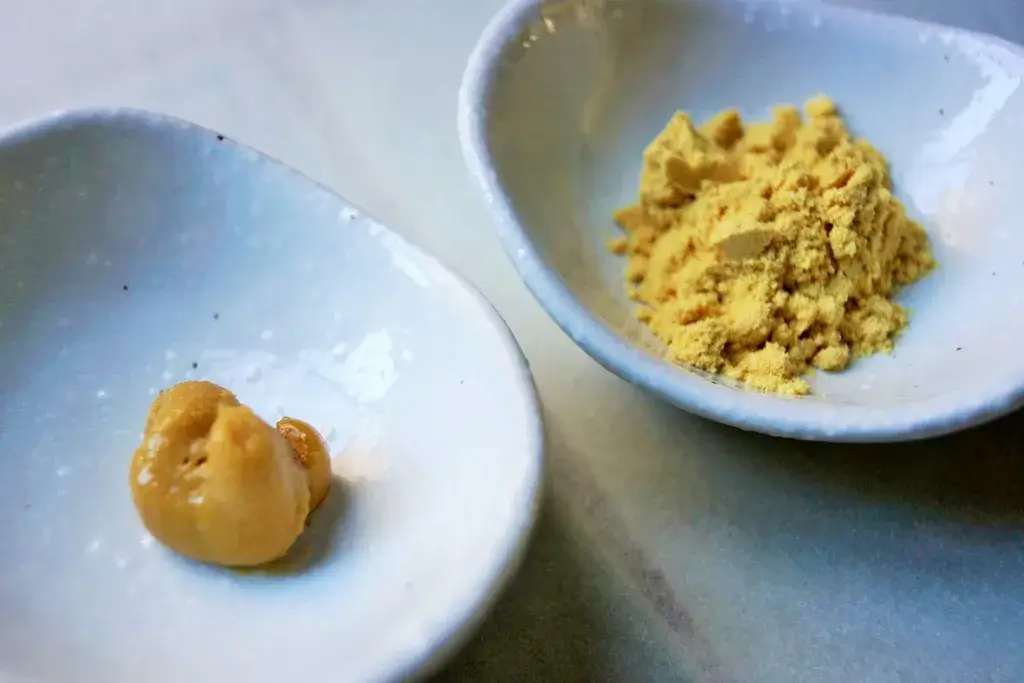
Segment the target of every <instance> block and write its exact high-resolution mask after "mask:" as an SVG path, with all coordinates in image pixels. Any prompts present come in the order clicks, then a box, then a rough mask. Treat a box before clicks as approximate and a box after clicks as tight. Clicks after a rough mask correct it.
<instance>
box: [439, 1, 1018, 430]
mask: <svg viewBox="0 0 1024 683" xmlns="http://www.w3.org/2000/svg"><path fill="white" fill-rule="evenodd" d="M1022 78H1024V53H1022V50H1021V48H1019V47H1017V46H1014V45H1010V44H1008V43H1006V42H1004V41H1001V40H999V39H996V38H992V37H988V36H982V35H976V34H971V33H967V32H964V31H958V30H954V29H950V28H946V27H942V26H935V25H928V24H923V23H919V22H915V21H911V20H907V19H901V18H893V17H890V16H881V15H874V14H868V13H864V12H860V11H852V10H847V9H840V8H836V7H833V6H828V5H825V4H822V3H818V2H814V1H813V0H808V1H805V2H791V1H780V0H750V1H746V2H741V1H739V0H713V1H712V0H708V1H703V0H675V1H673V0H631V1H629V2H623V1H617V0H590V1H584V0H577V1H573V2H568V1H556V0H551V1H544V0H513V2H511V3H510V4H509V5H507V6H506V7H505V9H504V10H502V11H501V13H500V14H499V15H498V16H496V17H495V18H494V19H493V21H492V22H491V23H490V25H489V26H488V27H487V29H486V30H485V32H484V34H483V36H482V37H481V38H480V41H479V43H478V44H477V46H476V49H475V50H474V52H473V54H472V57H471V60H470V63H469V66H468V68H467V70H466V73H465V76H464V80H463V83H462V88H461V92H460V102H459V117H460V119H459V123H460V133H461V138H462V145H463V150H464V153H465V156H466V159H467V163H468V166H469V168H470V171H471V174H472V175H473V177H474V178H475V180H476V181H477V183H478V184H479V186H480V188H481V189H482V190H483V194H484V196H485V198H486V200H487V202H488V204H489V206H490V208H491V210H492V212H493V214H494V217H495V220H496V224H497V228H498V233H499V235H500V237H501V240H502V242H503V244H504V247H505V249H506V251H507V252H508V254H509V256H510V257H511V259H512V261H513V263H514V264H515V266H516V268H517V269H518V271H519V274H520V275H521V276H522V278H523V280H524V281H525V282H526V284H527V286H528V287H529V288H530V289H531V290H532V292H533V294H534V296H535V297H536V298H537V299H538V301H539V302H540V303H541V305H542V306H543V307H544V308H545V309H546V310H547V312H548V314H549V315H550V316H551V317H552V318H553V319H554V320H555V321H556V322H557V323H558V324H559V325H560V326H561V327H562V329H563V330H564V331H565V332H566V333H567V334H568V335H569V336H570V337H572V339H573V340H574V341H575V342H576V343H577V344H579V345H580V346H581V347H582V348H583V349H584V350H585V351H586V352H587V353H589V354H590V355H591V356H592V357H594V358H595V359H596V360H597V361H598V362H599V363H601V364H602V365H604V366H605V367H606V368H608V369H609V370H611V371H613V372H615V373H617V374H618V375H620V376H621V377H623V378H625V379H627V380H629V381H631V382H635V383H637V384H639V385H642V386H644V387H646V388H647V389H649V390H651V391H652V392H654V393H656V394H659V395H660V396H662V397H663V398H665V399H667V400H668V401H670V402H672V403H674V404H675V405H677V406H680V407H682V408H685V409H687V410H689V411H692V412H694V413H697V414H699V415H703V416H705V417H708V418H712V419H715V420H719V421H721V422H725V423H728V424H732V425H735V426H738V427H741V428H744V429H748V430H756V431H760V432H765V433H768V434H774V435H780V436H788V437H795V438H802V439H816V440H831V441H894V440H907V439H915V438H923V437H927V436H934V435H938V434H942V433H947V432H952V431H954V430H957V429H961V428H964V427H967V426H969V425H972V424H976V423H980V422H983V421H986V420H989V419H992V418H994V417H996V416H999V415H1001V414H1004V413H1006V412H1008V411H1010V410H1012V409H1014V408H1016V407H1017V406H1019V405H1020V404H1021V401H1022V397H1024V354H1021V353H1020V346H1021V341H1020V340H1021V339H1022V338H1024V309H1022V307H1021V306H1022V302H1024V231H1021V230H1020V229H1019V228H1018V222H1019V218H1020V198H1021V196H1024V171H1022V170H1021V167H1020V165H1019V164H1018V163H1017V161H1016V160H1017V159H1018V158H1019V157H1021V155H1022V154H1024V135H1022V134H1021V132H1020V129H1019V125H1018V122H1019V121H1020V120H1021V119H1022V118H1024V91H1022V90H1021V81H1022ZM818 93H825V94H828V95H829V96H831V97H832V98H834V99H835V100H836V101H837V102H838V103H839V104H840V106H841V107H842V108H843V110H844V114H845V116H846V118H847V120H848V121H849V123H850V125H851V127H852V129H853V131H854V133H855V134H858V135H862V136H864V137H866V138H867V139H868V140H870V141H871V142H873V143H874V144H875V145H876V146H877V147H879V149H881V150H882V151H883V153H885V154H886V155H887V156H888V157H889V159H890V161H891V163H892V171H893V177H894V182H895V186H896V191H897V194H898V195H899V196H900V197H901V198H902V199H903V200H904V202H905V203H906V204H907V207H908V211H909V212H910V214H911V215H912V216H914V217H915V218H917V219H918V220H920V221H921V222H922V223H923V225H924V226H925V228H926V229H927V230H928V232H929V235H930V237H931V240H932V244H933V250H934V252H935V255H936V257H937V259H938V261H939V263H940V269H939V270H938V271H937V272H935V273H934V274H932V275H930V276H929V277H928V278H927V279H925V280H923V281H921V282H920V283H918V284H916V285H914V286H913V287H912V288H909V289H907V290H905V292H904V293H903V296H902V297H901V300H902V301H903V302H904V303H905V304H906V305H908V306H909V307H910V308H911V309H912V311H913V313H912V318H911V323H910V327H909V328H908V330H907V331H906V333H905V334H904V335H903V336H902V337H901V338H900V340H899V342H898V344H897V347H896V350H895V353H893V354H892V355H889V356H876V357H872V358H868V359H864V360H861V361H858V362H856V363H855V364H854V365H853V366H851V368H850V369H848V370H847V371H845V372H842V373H838V374H827V373H823V374H818V375H817V376H815V377H813V378H812V380H811V381H812V386H813V390H814V392H815V395H813V396H810V397H807V398H802V399H784V398H780V397H776V396H771V395H762V394H757V393H753V392H750V391H747V390H744V389H742V388H738V387H736V386H730V385H729V384H728V383H726V382H723V381H718V380H714V379H713V378H709V377H707V376H705V375H702V374H698V373H696V372H692V371H690V370H687V369H684V368H681V367H677V366H675V365H673V364H671V363H669V362H666V361H665V360H663V358H664V349H663V347H662V345H661V344H660V343H658V342H656V341H653V340H652V339H651V338H649V337H648V336H647V335H645V333H644V330H643V329H642V327H641V326H640V325H639V324H638V323H637V322H636V321H635V319H634V317H633V312H632V306H631V304H630V302H629V301H628V300H627V299H626V296H625V287H624V286H623V283H622V279H621V273H622V265H623V264H622V263H621V260H620V259H619V258H617V257H615V256H612V255H611V254H609V253H608V252H607V251H606V244H607V242H608V240H609V239H610V238H611V237H614V236H616V235H617V234H618V231H617V229H616V227H615V226H614V225H613V223H612V221H611V217H610V216H611V213H612V211H613V209H615V208H617V207H619V206H622V205H625V204H628V203H631V202H633V201H635V196H636V191H637V180H638V178H639V171H640V161H641V154H642V151H643V148H644V147H645V146H646V145H647V143H648V142H650V140H652V139H653V138H654V136H655V135H656V134H657V133H658V131H659V130H660V129H661V128H662V126H664V125H665V123H666V122H667V121H668V119H669V117H670V116H671V114H672V113H673V112H674V111H676V110H677V109H685V110H688V111H690V112H691V113H692V114H693V115H694V116H695V118H696V119H704V118H706V117H707V116H709V115H711V114H713V113H715V112H718V111H720V110H721V109H724V108H727V107H738V108H739V109H740V111H741V113H742V114H743V115H744V117H747V118H751V119H755V118H763V117H766V116H767V115H768V114H769V113H770V107H771V106H772V105H775V104H777V103H780V102H791V103H794V104H797V105H799V104H801V103H803V102H804V101H805V100H806V99H808V98H809V97H811V96H813V95H815V94H818Z"/></svg>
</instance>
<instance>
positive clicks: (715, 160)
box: [611, 96, 935, 395]
mask: <svg viewBox="0 0 1024 683" xmlns="http://www.w3.org/2000/svg"><path fill="white" fill-rule="evenodd" d="M804 109H805V113H806V120H805V119H804V118H803V117H801V115H800V112H799V110H797V109H796V108H795V107H792V106H788V105H787V106H778V107H776V108H775V110H774V114H773V117H772V120H771V121H770V122H765V123H754V124H749V125H747V124H744V122H743V121H742V120H741V119H740V116H739V113H738V112H737V111H735V110H726V111H723V112H721V113H720V114H718V115H716V116H714V117H713V118H711V119H710V120H709V121H707V122H706V123H705V124H704V125H703V126H702V127H701V128H699V129H698V128H695V127H694V125H693V123H692V121H691V120H690V117H689V116H688V115H687V114H686V113H683V112H679V113H676V114H675V115H674V116H673V117H672V120H671V121H669V123H668V125H667V126H666V127H665V129H664V130H663V131H662V132H661V133H660V134H659V135H658V137H657V138H655V139H654V141H653V142H652V143H651V144H650V145H649V146H648V147H647V149H646V150H645V151H644V160H643V171H642V173H641V177H640V198H639V202H638V203H637V204H634V205H632V206H628V207H626V208H623V209H621V210H619V211H617V212H616V214H615V220H616V222H617V223H618V224H619V225H620V226H621V227H622V228H623V230H624V231H625V233H626V234H625V236H624V237H622V238H619V239H616V240H614V241H613V242H612V244H611V249H612V250H613V251H614V252H615V253H618V254H622V255H625V256H626V257H627V259H628V261H627V265H626V274H625V277H626V280H627V283H628V287H629V288H630V290H629V291H630V296H631V297H632V298H633V299H634V300H636V301H638V302H640V304H641V307H640V308H639V309H638V310H637V317H638V319H639V320H640V321H642V322H643V323H645V324H646V325H647V326H648V327H650V329H651V331H652V332H653V333H654V334H655V335H657V337H658V338H660V339H661V340H662V341H663V342H665V344H666V345H667V346H668V349H669V352H670V354H671V356H672V358H674V359H675V360H676V361H677V362H679V363H683V364H687V365H690V366H693V367H695V368H699V369H701V370H705V371H708V372H711V373H716V374H720V375H724V376H726V377H729V378H732V379H735V380H738V381H741V382H743V383H745V384H746V385H747V386H749V387H751V388H753V389H757V390H761V391H766V392H775V393H779V394H785V395H804V394H807V393H809V391H810V387H809V386H808V384H807V382H806V380H805V379H803V377H802V375H804V374H805V373H807V372H808V371H810V370H811V368H812V367H813V368H820V369H821V370H832V371H835V370H842V369H844V368H846V367H847V365H848V364H849V363H850V361H851V359H852V358H854V357H857V356H863V355H868V354H872V353H877V352H888V351H891V349H892V345H893V340H894V338H895V337H896V336H897V335H898V334H899V332H900V331H901V330H902V329H903V328H904V327H905V326H906V324H907V319H908V314H907V311H906V310H905V309H904V308H903V307H902V306H900V305H899V304H898V303H896V302H894V301H893V300H892V298H891V297H893V296H894V295H895V294H896V292H897V290H898V289H899V288H900V287H902V286H904V285H908V284H910V283H912V282H914V281H915V280H918V279H919V278H921V277H922V276H924V275H925V274H927V273H928V272H929V271H930V270H931V269H932V268H933V267H934V266H935V261H934V259H933V258H932V254H931V250H930V248H929V244H928V237H927V235H926V234H925V231H924V230H923V229H922V228H921V226H920V225H919V224H918V223H916V222H914V221H913V220H911V219H910V218H908V217H907V215H906V211H905V209H904V207H903V205H902V204H901V203H900V201H899V200H897V199H896V198H895V197H894V196H893V194H892V181H891V179H890V177H889V168H888V162H887V160H886V159H885V157H884V156H882V154H881V153H880V152H879V151H878V150H877V149H875V148H874V147H873V146H872V145H871V144H869V143H868V142H866V141H865V140H861V139H856V138H854V137H852V136H851V135H850V132H849V131H848V130H847V128H846V125H845V124H844V122H843V120H842V118H841V116H840V115H839V112H838V110H837V107H836V105H835V103H833V102H832V100H830V99H828V98H827V97H824V96H819V97H816V98H814V99H812V100H810V101H809V102H807V104H806V105H805V108H804Z"/></svg>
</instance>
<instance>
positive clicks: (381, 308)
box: [0, 110, 542, 683]
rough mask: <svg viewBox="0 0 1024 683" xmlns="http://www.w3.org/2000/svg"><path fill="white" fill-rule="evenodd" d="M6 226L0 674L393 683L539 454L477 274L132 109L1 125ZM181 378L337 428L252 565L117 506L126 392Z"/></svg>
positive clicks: (139, 405)
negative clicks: (288, 522)
mask: <svg viewBox="0 0 1024 683" xmlns="http://www.w3.org/2000/svg"><path fill="white" fill-rule="evenodd" d="M0 244H2V249H0V324H2V327H0V387H2V389H0V456H2V460H3V476H0V527H2V528H3V535H2V539H0V605H3V621H4V622H5V623H7V624H17V628H16V629H5V630H4V634H5V635H4V638H3V639H0V681H3V682H4V683H15V682H18V683H42V682H44V681H75V682H76V683H114V682H117V681H147V683H163V682H166V683H171V682H174V683H180V682H181V681H247V682H250V683H258V682H267V683H270V682H275V683H276V682H279V681H328V680H331V681H352V682H356V681H389V680H399V679H404V678H405V677H407V676H414V675H417V674H421V673H423V672H425V671H427V670H430V669H432V668H433V667H435V666H436V665H438V664H439V663H440V662H441V661H442V660H443V659H444V658H445V656H446V655H447V654H448V653H449V652H451V650H452V648H454V647H455V646H456V645H458V644H459V642H460V640H461V639H462V638H463V637H464V636H465V635H466V634H467V632H468V629H470V627H471V626H473V624H474V623H475V621H476V620H477V619H478V618H479V617H480V616H481V615H482V613H483V612H484V610H485V609H486V607H487V606H488V605H489V604H490V602H491V600H492V598H493V597H494V596H495V593H496V591H497V590H498V589H499V588H500V586H501V585H502V582H503V581H504V580H505V578H506V577H507V575H508V573H509V572H510V571H511V570H512V569H513V568H514V566H515V564H516V563H517V561H518V559H519V555H520V550H521V548H522V544H523V542H524V539H525V537H526V535H527V533H528V531H529V529H530V527H531V524H532V522H533V519H534V513H535V505H536V501H537V491H538V481H539V475H540V465H541V456H542V436H541V433H542V430H541V423H540V417H539V413H538V408H537V404H536V401H535V397H534V391H533V386H532V382H531V379H530V376H529V373H528V370H527V368H526V365H525V362H524V360H523V358H522V356H521V354H520V352H519V349H518V346H517V345H516V342H515V341H514V339H513V338H512V336H511V334H510V333H509V331H508V330H507V328H506V327H505V325H504V324H503V322H502V321H501V319H500V318H499V317H498V316H497V314H496V313H495V312H494V310H493V309H492V308H491V307H490V305H489V304H488V303H487V302H486V301H484V300H483V299H482V297H481V296H480V295H479V294H477V293H476V292H475V290H473V289H472V288H471V287H469V286H468V285H467V284H466V283H465V282H463V281H462V280H461V279H460V278H458V277H457V276H455V275H453V274H452V273H451V272H450V271H449V270H447V269H446V268H445V267H444V266H442V265H441V264H440V263H439V262H438V261H436V260H435V259H434V258H433V257H431V256H429V255H427V254H425V253H424V252H422V251H420V250H419V249H417V248H416V247H413V246H411V245H410V244H408V243H406V242H405V241H403V240H402V239H401V238H399V237H398V236H397V235H395V234H394V233H392V232H391V231H389V230H388V229H387V228H385V227H383V226H381V225H380V224H378V223H376V222H375V221H373V220H371V219H370V218H367V217H365V216H362V215H360V214H359V213H358V212H357V211H356V210H355V209H354V208H352V207H351V206H350V205H348V204H347V203H346V202H344V201H343V200H341V199H340V198H339V197H337V196H335V195H333V194H331V193H330V192H327V191H325V190H324V189H322V188H321V187H319V186H318V185H316V184H314V183H313V182H311V181H309V180H307V179H306V178H304V177H302V176H300V175H299V174H297V173H295V172H293V171H290V170H289V169H287V168H285V167H283V166H282V165H280V164H278V163H277V162H275V161H273V160H270V159H268V158H266V157H264V156H262V155H260V154H258V153H256V152H254V151H251V150H250V149H247V148H245V147H243V146H241V145H238V144H236V143H234V142H232V141H230V140H226V139H224V137H223V136H219V135H216V134H215V133H213V132H210V131H208V130H205V129H202V128H200V127H197V126H194V125H191V124H188V123H184V122H181V121H178V120H175V119H170V118H164V117H161V116H157V115H152V114H146V113H142V112H137V111H129V110H121V111H103V110H94V111H81V112H77V113H69V114H63V115H58V116H55V117H53V118H49V119H46V120H44V121H42V122H38V123H34V124H31V125H28V126H25V127H21V128H18V129H17V130H15V131H14V132H12V133H9V134H7V135H6V136H4V137H2V138H0ZM189 378H196V379H199V378H202V379H209V380H212V381H215V382H218V383H221V384H223V385H225V386H227V387H229V388H230V389H232V390H233V391H234V392H236V393H237V395H238V396H239V398H240V399H241V400H242V401H243V402H245V403H248V404H250V405H252V406H253V407H254V408H255V409H256V410H257V411H258V412H259V413H260V414H261V415H262V416H263V417H264V418H266V419H268V420H273V419H276V418H277V417H279V416H281V415H282V414H284V413H287V414H288V415H294V416H298V417H301V418H303V419H306V420H308V421H310V422H311V423H312V424H313V425H314V426H316V427H317V428H318V429H320V430H321V432H322V433H323V434H324V436H325V437H326V439H327V441H328V442H329V444H330V445H331V448H332V452H333V453H334V470H335V475H336V481H335V484H334V487H333V489H332V492H331V494H330V496H329V498H328V500H327V501H326V502H325V504H324V507H323V508H321V509H320V510H318V511H317V512H316V514H315V517H314V518H313V522H312V525H311V527H310V529H309V530H307V533H306V534H305V535H304V536H303V537H302V539H301V540H300V541H299V544H298V546H297V547H296V548H294V550H293V552H292V553H291V555H289V557H288V558H286V560H285V561H283V562H281V563H279V564H278V565H276V566H274V567H271V568H269V569H266V570H259V571H252V572H247V573H235V572H230V571H224V570H219V569H215V568H211V567H206V566H198V565H196V564H193V563H190V562H187V561H184V560H183V559H181V558H180V557H177V556H175V555H173V554H171V553H169V552H167V551H166V550H164V549H163V548H162V547H161V546H160V545H159V544H158V543H156V542H154V540H153V539H152V538H151V537H150V536H149V535H147V534H146V532H145V530H144V529H143V527H142V526H141V524H140V522H139V520H138V518H137V517H136V514H135V512H134V509H133V507H132V503H131V500H130V491H129V487H128V462H129V459H130V456H131V453H132V450H133V449H134V447H135V446H136V444H137V442H138V440H139V438H140V431H141V428H142V424H143V420H144V418H145V415H146V411H147V408H148V405H149V403H150V401H152V399H153V397H154V396H155V394H156V393H157V392H158V391H159V390H160V389H161V388H163V387H166V386H169V385H170V384H173V383H175V382H179V381H182V380H185V379H189Z"/></svg>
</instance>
